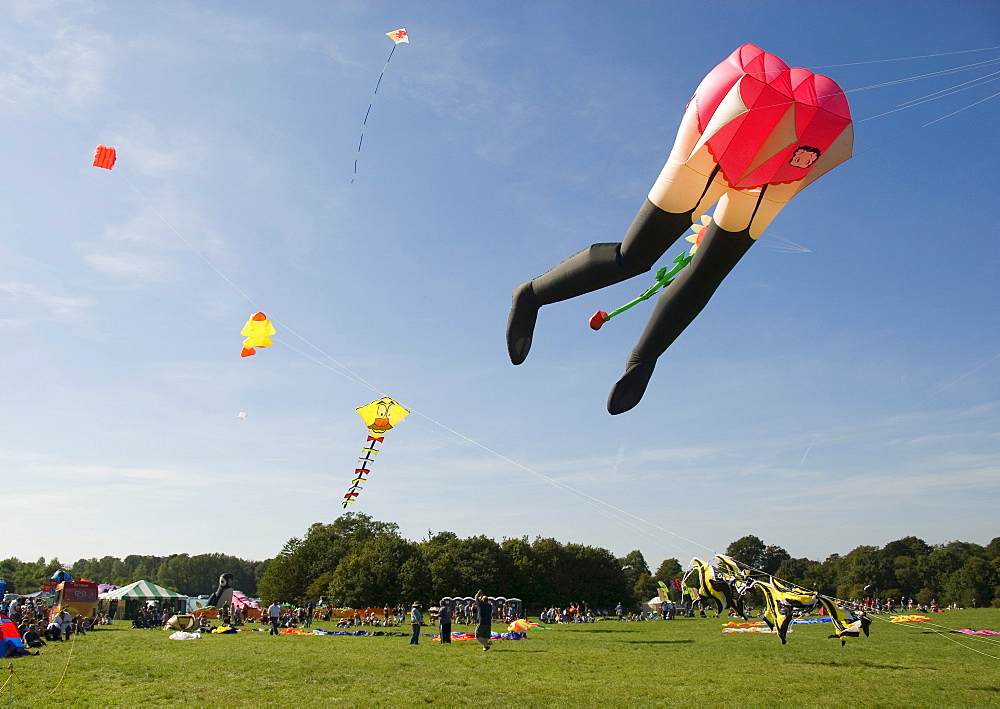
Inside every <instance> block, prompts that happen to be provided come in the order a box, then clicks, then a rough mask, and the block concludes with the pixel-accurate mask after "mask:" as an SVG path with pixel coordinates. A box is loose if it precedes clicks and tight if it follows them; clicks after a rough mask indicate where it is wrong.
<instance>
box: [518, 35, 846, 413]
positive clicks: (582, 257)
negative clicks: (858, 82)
mask: <svg viewBox="0 0 1000 709" xmlns="http://www.w3.org/2000/svg"><path fill="white" fill-rule="evenodd" d="M851 125H852V124H851V112H850V108H849V106H848V103H847V98H846V97H845V96H844V92H843V91H842V90H841V89H840V87H839V86H837V84H836V83H835V82H834V81H833V80H831V79H829V78H827V77H825V76H821V75H819V74H814V73H812V72H811V71H808V70H806V69H791V68H789V67H788V65H787V64H785V63H784V62H783V61H782V60H781V59H779V58H778V57H776V56H774V55H773V54H768V53H767V52H764V51H763V50H761V49H759V48H758V47H755V46H753V45H752V44H745V45H743V46H742V47H740V48H739V49H737V50H736V51H735V52H733V53H732V55H730V57H729V58H728V59H727V60H726V61H724V62H722V63H721V64H719V65H718V66H717V67H716V68H715V69H713V70H712V71H711V73H709V75H708V76H707V77H705V79H704V80H703V81H702V82H701V84H700V85H699V86H698V89H697V90H696V91H695V94H694V96H693V97H692V98H691V101H690V102H689V103H688V107H687V110H686V111H685V113H684V117H683V119H682V120H681V125H680V129H679V131H678V133H677V138H676V140H675V142H674V147H673V150H672V151H671V153H670V158H669V159H668V160H667V164H666V165H665V166H664V168H663V170H662V171H661V172H660V176H659V177H658V178H657V180H656V182H655V183H654V185H653V187H652V189H651V190H650V191H649V194H648V196H647V199H646V200H645V202H644V203H643V206H642V207H641V208H640V209H639V213H638V214H637V216H636V217H635V219H634V220H633V222H632V226H631V227H630V228H629V230H628V232H627V233H626V234H625V238H624V240H623V241H622V242H621V243H605V244H594V245H592V246H590V247H588V248H586V249H584V250H583V251H581V252H580V253H578V254H576V255H575V256H571V257H570V258H568V259H567V260H565V261H563V262H562V263H561V264H559V265H558V266H556V267H555V268H553V269H552V270H550V271H548V272H547V273H545V274H543V275H541V276H539V277H537V278H534V279H532V280H530V281H527V282H525V283H522V284H521V285H520V286H518V287H517V288H516V289H515V290H514V295H513V303H512V306H511V310H510V316H509V318H508V321H507V351H508V354H509V355H510V360H511V362H513V363H514V364H521V363H522V362H523V361H524V360H525V358H526V357H527V356H528V351H529V349H530V347H531V340H532V335H533V332H534V328H535V320H536V318H537V314H538V310H539V308H541V307H542V306H543V305H548V304H550V303H557V302H559V301H562V300H567V299H569V298H573V297H576V296H578V295H582V294H583V293H589V292H591V291H594V290H597V289H599V288H604V287H605V286H609V285H612V284H614V283H618V282H620V281H623V280H625V279H627V278H631V277H633V276H636V275H639V274H640V273H645V272H646V271H648V270H650V269H651V268H652V267H653V265H654V264H655V263H656V261H657V260H658V259H659V258H660V256H661V255H663V253H664V251H666V249H668V248H669V247H670V245H671V244H673V243H674V242H675V241H676V240H677V239H678V238H679V237H680V236H681V234H683V233H684V232H685V231H686V230H687V229H688V228H690V227H691V225H692V223H693V222H694V221H695V220H696V219H698V218H699V217H701V216H702V215H704V214H705V213H706V212H707V211H708V210H709V208H710V207H711V206H712V205H713V204H715V203H716V202H718V206H717V207H716V208H715V211H714V214H713V220H712V223H711V224H710V225H708V226H707V228H706V229H705V231H704V235H703V237H702V240H701V243H700V245H699V247H698V249H697V252H696V253H695V255H694V257H693V258H692V259H691V262H690V264H689V265H687V266H684V267H682V268H683V270H680V271H679V273H677V275H676V276H675V277H674V279H673V282H672V283H671V284H670V286H669V287H668V288H665V289H664V290H663V292H662V293H661V294H660V296H659V298H658V299H657V303H656V306H655V307H654V309H653V313H652V314H651V315H650V318H649V322H648V323H647V325H646V329H645V331H644V332H643V333H642V336H641V337H640V338H639V341H638V343H637V344H636V346H635V348H633V350H632V352H631V354H630V355H629V357H628V360H627V361H626V365H625V366H626V369H625V374H624V375H623V376H622V377H621V379H619V380H618V382H617V383H616V384H615V385H614V387H613V388H612V389H611V393H610V395H609V396H608V411H609V412H610V413H611V414H620V413H622V412H624V411H628V410H629V409H631V408H632V407H634V406H635V405H636V404H638V403H639V400H640V399H641V398H642V395H643V393H644V392H645V390H646V385H647V384H648V383H649V379H650V377H651V376H652V374H653V368H654V366H655V365H656V360H657V358H658V357H659V356H660V355H661V354H663V352H664V351H666V349H667V348H668V347H669V346H670V345H671V344H672V343H673V341H674V340H675V339H676V338H677V337H678V336H679V335H680V334H681V332H683V330H684V329H685V328H686V327H687V326H688V325H689V324H690V323H691V321H692V320H694V318H695V316H696V315H697V314H698V313H699V312H700V311H701V309H702V308H703V307H704V306H705V305H706V303H708V301H709V299H710V298H711V297H712V294H713V293H714V292H715V290H716V288H718V286H719V285H720V284H721V283H722V280H723V279H724V278H725V277H726V275H728V274H729V272H730V271H731V270H732V269H733V267H734V266H735V265H736V263H737V262H738V261H739V260H740V258H741V257H742V256H743V254H745V253H746V252H747V250H748V249H749V248H750V247H751V246H752V245H753V243H754V242H755V240H756V239H757V237H759V236H760V234H761V233H762V232H763V231H764V229H766V228H767V226H768V225H769V224H770V223H771V221H772V220H773V219H774V218H775V216H777V214H778V212H780V211H781V209H782V207H784V206H785V205H786V204H787V203H788V201H789V200H790V199H791V198H792V197H794V196H795V195H796V194H798V193H799V192H800V191H802V189H804V188H805V187H806V186H807V185H809V184H811V183H812V182H814V181H815V180H816V179H817V178H819V177H820V176H822V175H823V174H825V173H826V172H828V171H830V170H831V169H833V168H834V167H836V166H837V165H839V164H840V163H842V162H844V161H845V160H847V159H848V158H849V157H850V156H851V149H852V146H853V142H854V137H853V136H854V133H853V130H852V127H851ZM664 275H666V274H665V273H664ZM598 326H599V324H598Z"/></svg>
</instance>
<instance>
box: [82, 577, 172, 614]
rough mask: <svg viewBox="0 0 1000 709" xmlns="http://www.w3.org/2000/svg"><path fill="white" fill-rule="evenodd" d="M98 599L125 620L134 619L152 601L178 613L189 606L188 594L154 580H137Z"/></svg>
mask: <svg viewBox="0 0 1000 709" xmlns="http://www.w3.org/2000/svg"><path fill="white" fill-rule="evenodd" d="M98 599H99V600H100V601H101V602H102V605H105V606H106V607H107V609H108V615H110V616H112V617H114V618H118V619H124V620H133V619H134V618H135V617H136V614H137V613H138V611H139V609H140V608H141V607H143V606H145V605H147V603H149V602H150V601H156V602H158V603H159V605H161V606H162V607H163V608H165V609H169V610H171V611H173V612H176V613H182V612H184V610H186V608H187V596H185V595H183V594H180V593H177V592H175V591H169V590H167V589H165V588H163V586H158V585H156V584H155V583H153V582H152V581H136V582H135V583H130V584H129V585H128V586H122V587H121V588H116V589H115V590H113V591H108V592H106V593H102V594H100V595H99V596H98Z"/></svg>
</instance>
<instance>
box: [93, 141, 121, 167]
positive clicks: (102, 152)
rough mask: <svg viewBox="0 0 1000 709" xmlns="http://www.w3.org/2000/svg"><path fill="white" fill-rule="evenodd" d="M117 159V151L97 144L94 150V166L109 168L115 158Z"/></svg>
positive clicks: (113, 164)
mask: <svg viewBox="0 0 1000 709" xmlns="http://www.w3.org/2000/svg"><path fill="white" fill-rule="evenodd" d="M117 159H118V152H117V151H116V150H115V149H114V148H109V147H108V146H106V145H98V146H97V149H96V150H95V151H94V167H103V168H104V169H105V170H110V169H111V168H113V167H114V166H115V160H117Z"/></svg>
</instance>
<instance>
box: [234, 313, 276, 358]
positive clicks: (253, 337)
mask: <svg viewBox="0 0 1000 709" xmlns="http://www.w3.org/2000/svg"><path fill="white" fill-rule="evenodd" d="M274 333H275V330H274V325H272V324H271V321H270V320H268V319H267V316H266V315H264V313H254V314H253V315H251V316H250V319H249V320H247V324H246V325H244V326H243V329H242V330H240V334H241V335H243V337H245V338H247V339H245V340H243V351H242V352H240V357H249V356H250V355H255V354H257V350H255V349H254V347H270V346H271V345H273V344H274V343H273V342H272V341H271V335H273V334H274Z"/></svg>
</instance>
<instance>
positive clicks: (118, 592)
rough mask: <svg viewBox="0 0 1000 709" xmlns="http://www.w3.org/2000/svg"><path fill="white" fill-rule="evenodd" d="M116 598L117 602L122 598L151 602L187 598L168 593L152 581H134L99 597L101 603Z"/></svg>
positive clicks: (171, 592) (172, 592) (178, 594)
mask: <svg viewBox="0 0 1000 709" xmlns="http://www.w3.org/2000/svg"><path fill="white" fill-rule="evenodd" d="M116 598H117V599H119V600H120V599H123V598H135V599H143V600H149V601H153V600H160V599H162V598H173V599H178V600H179V599H187V596H184V595H182V594H180V593H176V592H174V591H168V590H167V589H165V588H163V586H157V585H156V584H155V583H153V582H152V581H136V582H135V583H130V584H129V585H128V586H122V587H121V588H116V589H115V590H113V591H108V592H107V593H102V594H101V595H100V599H101V600H102V601H112V600H115V599H116Z"/></svg>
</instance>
